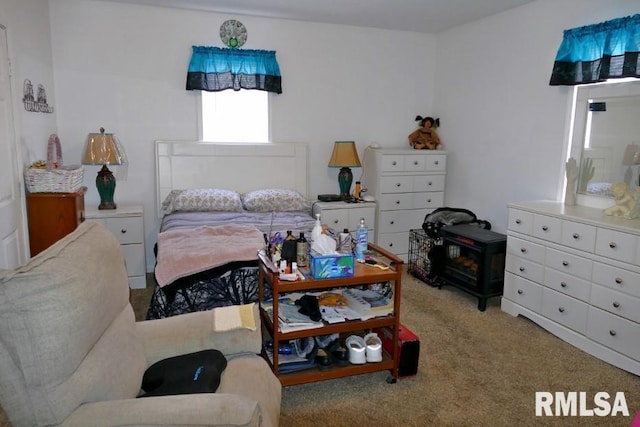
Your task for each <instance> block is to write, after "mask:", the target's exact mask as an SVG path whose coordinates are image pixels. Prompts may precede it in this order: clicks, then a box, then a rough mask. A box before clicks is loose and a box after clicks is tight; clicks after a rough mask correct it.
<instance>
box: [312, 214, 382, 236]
mask: <svg viewBox="0 0 640 427" xmlns="http://www.w3.org/2000/svg"><path fill="white" fill-rule="evenodd" d="M320 221H321V222H322V223H323V224H325V225H327V226H328V227H330V228H333V229H334V230H335V231H336V232H338V233H339V232H341V231H342V230H343V229H345V228H347V229H349V230H353V228H351V227H350V226H349V225H350V224H349V211H348V210H347V209H324V210H322V213H321V214H320ZM366 224H373V223H370V222H368V223H366Z"/></svg>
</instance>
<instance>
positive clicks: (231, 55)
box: [187, 46, 282, 93]
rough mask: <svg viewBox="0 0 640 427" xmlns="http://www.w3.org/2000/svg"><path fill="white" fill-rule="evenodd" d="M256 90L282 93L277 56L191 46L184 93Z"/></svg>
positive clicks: (259, 51)
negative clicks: (193, 91)
mask: <svg viewBox="0 0 640 427" xmlns="http://www.w3.org/2000/svg"><path fill="white" fill-rule="evenodd" d="M226 89H233V90H240V89H256V90H265V91H267V92H274V93H282V77H281V76H280V67H279V66H278V61H276V53H275V52H274V51H269V50H250V49H227V48H220V47H208V46H193V47H192V53H191V61H190V62H189V70H188V72H187V90H206V91H209V92H219V91H222V90H226Z"/></svg>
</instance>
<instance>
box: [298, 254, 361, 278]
mask: <svg viewBox="0 0 640 427" xmlns="http://www.w3.org/2000/svg"><path fill="white" fill-rule="evenodd" d="M354 262H355V258H354V256H353V255H351V254H341V255H318V254H314V253H313V252H312V253H310V254H309V269H310V270H311V275H312V276H313V278H314V279H334V278H337V277H352V276H353V273H354V271H355V268H354Z"/></svg>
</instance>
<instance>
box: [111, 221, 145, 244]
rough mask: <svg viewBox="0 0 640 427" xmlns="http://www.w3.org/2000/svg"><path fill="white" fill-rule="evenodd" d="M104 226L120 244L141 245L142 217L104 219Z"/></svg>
mask: <svg viewBox="0 0 640 427" xmlns="http://www.w3.org/2000/svg"><path fill="white" fill-rule="evenodd" d="M105 225H106V227H107V228H108V229H109V230H110V231H111V232H112V233H113V234H114V235H115V236H116V237H117V238H118V241H119V242H120V244H123V245H124V244H128V243H141V242H142V241H143V239H144V237H143V233H144V231H143V229H142V217H129V218H106V219H105Z"/></svg>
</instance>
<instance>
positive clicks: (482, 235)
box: [439, 224, 507, 311]
mask: <svg viewBox="0 0 640 427" xmlns="http://www.w3.org/2000/svg"><path fill="white" fill-rule="evenodd" d="M440 235H441V236H442V239H443V240H442V242H443V243H442V244H443V245H444V249H445V254H446V263H445V268H444V272H443V273H442V276H441V277H440V286H439V287H442V286H443V285H452V286H455V287H457V288H459V289H462V290H464V291H465V292H468V293H470V294H471V295H473V296H475V297H477V298H478V310H480V311H485V310H486V308H487V299H489V298H491V297H495V296H500V295H502V290H503V287H504V262H505V253H506V249H507V236H505V235H504V234H500V233H496V232H494V231H491V230H486V229H484V228H481V227H479V226H478V225H477V224H462V225H452V226H448V227H443V228H442V229H441V230H440Z"/></svg>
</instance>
